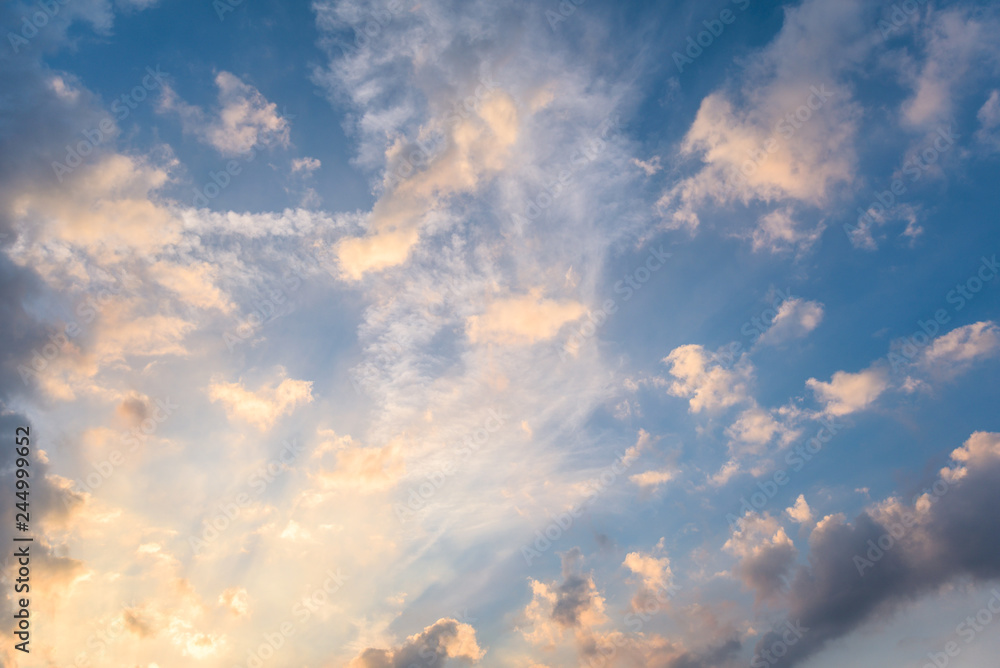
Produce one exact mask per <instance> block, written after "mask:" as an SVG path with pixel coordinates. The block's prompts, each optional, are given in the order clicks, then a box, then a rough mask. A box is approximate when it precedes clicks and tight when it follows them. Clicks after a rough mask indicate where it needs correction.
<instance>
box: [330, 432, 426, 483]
mask: <svg viewBox="0 0 1000 668" xmlns="http://www.w3.org/2000/svg"><path fill="white" fill-rule="evenodd" d="M320 435H321V436H323V437H324V439H325V440H324V441H323V442H321V443H320V444H319V445H318V446H317V447H316V450H315V451H314V452H313V455H312V458H313V459H314V460H317V461H318V463H319V464H320V469H319V470H318V471H316V472H315V473H314V474H313V475H314V477H315V478H316V480H318V481H319V483H320V484H321V485H322V487H323V488H324V489H343V490H351V491H355V492H360V493H369V492H377V491H381V490H384V489H388V488H390V487H392V486H393V485H395V484H396V483H397V482H398V481H399V479H400V478H401V477H402V476H403V474H404V473H405V472H406V464H405V461H404V459H403V449H402V443H401V441H400V440H399V439H396V440H393V441H391V442H390V443H388V444H386V445H384V446H382V447H365V446H362V445H361V444H359V443H356V442H355V441H354V439H352V438H351V437H350V436H337V434H336V433H334V432H332V431H329V430H324V431H321V432H320ZM328 454H332V455H335V459H336V461H335V463H334V464H332V465H329V466H328V465H326V464H325V463H324V462H325V460H326V459H327V455H328Z"/></svg>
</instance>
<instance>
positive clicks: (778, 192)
mask: <svg viewBox="0 0 1000 668" xmlns="http://www.w3.org/2000/svg"><path fill="white" fill-rule="evenodd" d="M865 14H866V8H865V4H864V3H862V2H859V1H858V0H850V1H845V2H838V3H828V2H822V1H819V0H806V2H803V3H802V4H801V5H799V6H798V7H795V8H791V9H787V10H786V11H785V23H784V25H783V26H782V29H781V31H780V32H779V33H778V35H777V36H776V37H775V38H774V40H773V41H772V42H771V43H770V44H769V45H768V46H767V47H765V48H764V49H762V50H761V51H759V52H758V53H756V54H754V55H753V56H751V57H750V58H749V59H748V60H747V62H746V64H745V65H744V71H743V72H741V75H740V82H741V83H740V84H739V89H740V90H739V91H738V92H737V91H733V92H727V91H721V90H720V91H716V92H714V93H711V94H710V95H708V96H707V97H706V98H705V99H704V100H702V103H701V106H700V108H699V110H698V114H697V116H696V118H695V120H694V122H693V123H692V125H691V127H690V129H689V130H688V132H687V135H686V136H685V138H684V140H683V142H682V144H681V153H682V155H683V156H686V157H694V156H697V157H699V158H700V160H701V162H702V166H701V168H700V169H699V170H698V171H697V172H696V173H695V174H694V175H693V176H690V177H688V178H686V179H684V180H683V181H681V182H680V183H677V184H676V185H674V186H672V187H671V188H670V189H668V190H667V191H666V192H665V193H664V195H663V197H662V198H661V199H660V201H659V208H660V210H661V212H662V213H663V215H664V216H665V218H666V224H667V226H668V227H672V228H681V227H686V228H689V229H694V228H696V227H697V226H698V224H699V222H700V215H699V212H700V210H701V209H702V208H704V207H705V206H706V205H709V204H714V205H719V204H725V203H729V202H742V203H744V204H748V203H750V202H751V201H754V200H757V201H762V202H776V201H779V202H780V201H788V202H797V203H801V204H806V205H812V206H820V205H822V204H823V203H825V202H826V200H827V198H828V196H829V194H830V192H831V191H832V189H833V188H834V187H836V186H838V185H840V184H850V183H852V182H853V181H854V179H855V163H856V158H855V150H854V141H855V137H856V133H857V125H858V120H859V118H860V110H859V108H858V107H857V105H856V104H855V103H854V102H853V101H852V99H851V92H850V89H849V88H848V87H847V86H844V85H840V84H839V83H838V80H839V78H840V77H841V74H842V73H843V72H845V71H847V70H848V69H849V68H850V67H852V65H853V64H854V63H855V62H857V61H858V60H859V59H861V58H863V57H864V55H865V53H866V52H867V51H868V50H869V49H870V48H871V45H872V39H871V36H870V30H866V29H865V28H866V26H865V25H864V23H865ZM736 99H740V100H741V101H742V102H743V103H742V105H741V106H737V103H736V102H735V101H734V100H736ZM796 115H797V116H796ZM815 234H816V232H799V231H797V230H796V226H795V225H794V224H793V223H792V220H791V218H790V217H789V214H788V213H787V212H785V213H783V214H775V215H774V216H773V217H770V218H765V219H763V220H762V224H761V226H760V227H759V228H758V230H757V232H756V233H755V234H754V242H755V245H756V246H757V247H758V248H765V247H767V248H774V249H777V248H780V247H781V246H782V245H787V244H789V243H798V244H804V245H808V243H811V240H810V237H811V236H813V235H815Z"/></svg>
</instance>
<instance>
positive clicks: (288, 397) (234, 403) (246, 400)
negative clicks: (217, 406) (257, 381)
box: [208, 374, 313, 431]
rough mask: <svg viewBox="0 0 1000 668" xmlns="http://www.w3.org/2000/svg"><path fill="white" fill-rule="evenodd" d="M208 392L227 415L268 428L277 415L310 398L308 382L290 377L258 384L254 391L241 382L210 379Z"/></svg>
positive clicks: (264, 428)
mask: <svg viewBox="0 0 1000 668" xmlns="http://www.w3.org/2000/svg"><path fill="white" fill-rule="evenodd" d="M282 375H283V374H282ZM208 396H209V398H210V399H211V400H212V401H213V402H214V401H218V402H221V403H222V405H223V407H224V408H225V409H226V415H227V416H228V417H229V419H231V420H232V419H240V420H244V421H246V422H249V423H250V424H251V425H253V426H254V427H256V428H257V429H259V430H260V431H267V430H269V429H270V428H271V427H272V426H274V423H275V422H277V421H278V419H279V418H280V417H282V416H284V415H291V413H292V411H294V410H295V408H296V407H297V406H299V405H300V404H308V403H311V402H312V400H313V395H312V382H311V381H305V380H293V379H291V378H285V379H283V380H282V381H281V382H280V383H278V384H276V385H273V384H272V385H267V384H265V385H262V386H261V387H260V388H258V389H257V391H251V390H248V389H246V388H245V387H244V386H243V384H242V383H241V382H236V383H226V382H221V381H219V382H213V383H212V384H211V385H210V386H209V388H208Z"/></svg>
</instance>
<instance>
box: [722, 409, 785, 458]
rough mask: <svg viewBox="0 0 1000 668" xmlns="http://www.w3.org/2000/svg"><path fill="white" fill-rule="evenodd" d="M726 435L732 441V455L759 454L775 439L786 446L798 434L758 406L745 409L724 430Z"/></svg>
mask: <svg viewBox="0 0 1000 668" xmlns="http://www.w3.org/2000/svg"><path fill="white" fill-rule="evenodd" d="M726 435H727V436H728V437H729V438H730V439H731V440H732V442H731V443H730V446H729V447H730V451H732V452H733V453H734V454H737V455H739V454H747V453H749V454H761V453H763V452H764V451H765V446H766V445H767V444H768V443H770V442H771V441H772V440H774V439H775V437H777V440H778V443H779V444H781V445H783V446H784V445H787V444H788V443H790V442H791V441H792V440H793V439H794V438H795V437H796V436H797V435H798V432H797V431H795V430H794V429H792V428H791V427H790V426H789V425H787V424H785V422H784V421H782V420H777V419H775V416H774V414H772V412H770V411H767V410H764V409H762V408H760V407H759V406H756V405H755V406H753V407H751V408H748V409H746V410H745V411H743V412H742V413H740V416H739V417H738V418H737V419H736V421H735V422H734V423H733V424H732V425H730V426H729V428H727V429H726Z"/></svg>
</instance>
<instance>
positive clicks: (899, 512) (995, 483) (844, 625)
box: [758, 432, 1000, 668]
mask: <svg viewBox="0 0 1000 668" xmlns="http://www.w3.org/2000/svg"><path fill="white" fill-rule="evenodd" d="M952 460H953V462H954V463H953V464H951V466H949V467H946V468H945V469H943V470H942V472H941V478H940V479H939V480H938V481H936V482H935V486H934V487H933V489H934V490H935V491H934V493H933V494H932V493H931V492H930V490H927V491H925V492H923V493H920V494H917V495H916V496H914V497H913V499H912V500H911V501H910V502H907V501H904V500H900V499H897V498H889V499H886V500H885V501H883V502H881V503H879V504H875V505H873V506H871V507H870V508H868V509H866V510H865V511H864V512H862V513H861V514H860V515H858V517H857V518H855V520H854V522H853V523H846V522H845V521H844V518H843V516H842V515H841V516H832V517H827V518H825V519H824V520H823V521H822V522H820V523H819V524H817V526H816V528H815V529H814V530H813V533H812V535H811V536H810V539H809V545H810V554H809V563H808V565H803V566H800V567H799V568H798V569H797V571H796V572H795V575H794V577H793V578H792V580H791V587H790V589H789V591H788V592H787V594H786V595H785V602H786V604H787V605H788V615H789V619H795V620H798V621H799V622H800V623H801V624H802V625H803V626H804V627H806V628H808V629H810V630H809V632H808V633H806V634H805V635H804V636H803V638H802V639H801V640H800V642H799V643H798V644H796V645H794V646H790V647H789V650H788V654H786V655H785V656H784V657H781V658H778V659H777V660H776V662H775V663H774V664H773V665H774V666H775V668H788V667H790V666H797V665H800V664H802V663H803V662H804V661H805V660H806V658H808V657H810V656H812V655H814V654H816V653H817V652H819V651H820V650H821V649H822V648H823V647H824V646H826V645H827V644H828V643H829V642H831V641H833V640H835V639H838V638H842V637H844V636H846V635H847V634H848V633H850V632H851V631H853V630H854V629H856V628H858V627H860V626H861V625H862V624H864V623H865V622H869V621H871V622H876V623H881V622H884V621H885V620H887V619H888V618H889V617H890V616H891V615H892V614H893V612H894V611H895V610H897V609H899V607H900V605H901V604H903V603H907V602H911V601H913V600H915V599H917V598H918V597H919V596H921V595H923V594H926V593H929V592H932V591H934V590H935V589H937V588H938V587H940V586H942V585H944V584H947V583H950V582H955V581H958V580H960V579H965V578H971V579H972V580H975V581H981V582H984V581H988V580H993V579H996V578H998V577H1000V518H998V516H997V514H996V513H995V512H993V509H994V508H996V507H997V505H998V504H1000V434H996V433H986V432H976V433H974V434H972V435H971V436H970V437H969V439H968V440H967V441H966V442H965V444H964V445H963V446H962V447H960V448H957V449H956V450H955V451H954V452H953V453H952ZM959 471H961V473H958V472H959ZM949 481H950V482H949ZM889 539H891V541H890V540H889ZM880 543H881V546H882V547H879V545H880ZM873 545H874V546H875V548H873V547H872V546H873ZM887 545H888V547H885V546H887ZM778 637H779V636H776V635H770V634H769V635H766V636H764V637H762V638H761V639H760V640H759V641H758V648H766V647H770V646H771V645H773V644H774V642H775V641H776V640H777V639H778Z"/></svg>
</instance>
